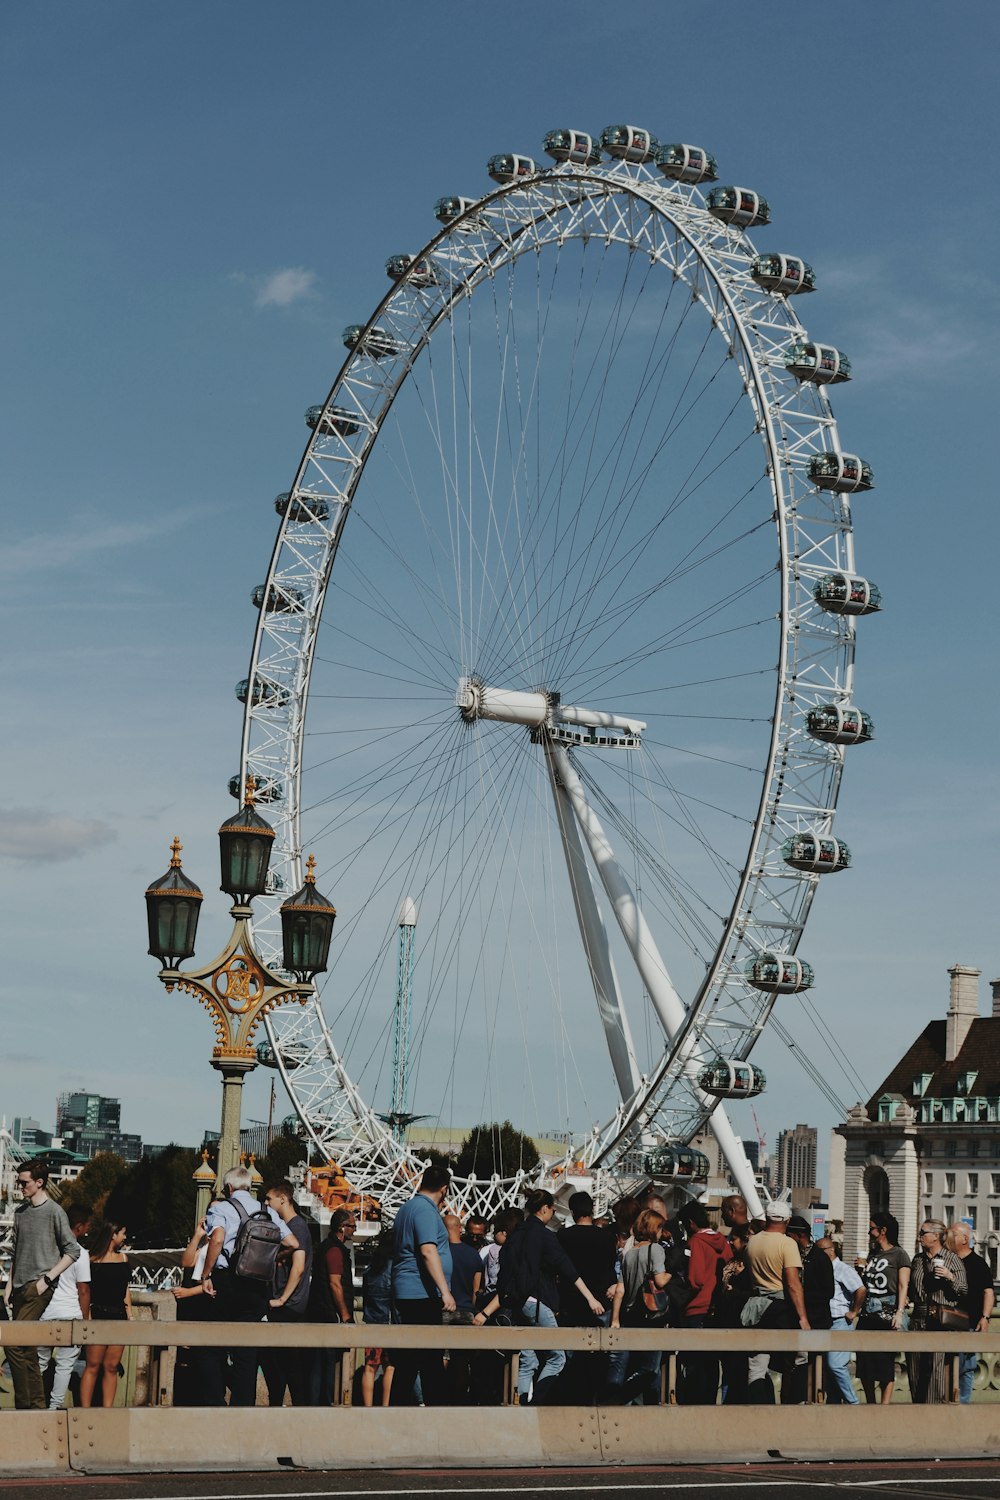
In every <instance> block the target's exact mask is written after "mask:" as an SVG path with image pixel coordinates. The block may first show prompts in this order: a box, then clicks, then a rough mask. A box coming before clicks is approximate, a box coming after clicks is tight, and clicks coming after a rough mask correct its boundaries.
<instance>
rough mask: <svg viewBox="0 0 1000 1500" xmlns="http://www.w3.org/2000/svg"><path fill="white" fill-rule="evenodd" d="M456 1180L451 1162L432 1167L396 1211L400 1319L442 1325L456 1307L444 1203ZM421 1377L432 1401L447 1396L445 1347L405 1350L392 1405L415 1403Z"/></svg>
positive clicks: (399, 1357)
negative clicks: (443, 1316)
mask: <svg viewBox="0 0 1000 1500" xmlns="http://www.w3.org/2000/svg"><path fill="white" fill-rule="evenodd" d="M450 1184H451V1173H450V1172H449V1171H448V1170H447V1168H446V1167H428V1168H427V1171H426V1172H425V1173H424V1175H423V1177H422V1178H421V1179H420V1188H419V1190H418V1191H417V1193H416V1194H415V1195H414V1197H412V1198H411V1199H410V1200H409V1202H408V1203H404V1204H403V1206H402V1208H401V1209H400V1210H399V1213H398V1214H397V1215H396V1224H395V1230H394V1237H393V1253H392V1300H393V1304H394V1306H395V1309H396V1316H397V1318H398V1319H399V1321H400V1323H403V1324H413V1323H423V1324H428V1323H432V1324H433V1323H436V1324H440V1322H441V1314H442V1312H454V1311H455V1299H454V1297H453V1296H452V1295H451V1246H450V1244H449V1242H448V1231H447V1229H446V1228H445V1225H444V1220H443V1219H442V1217H441V1208H442V1205H443V1204H444V1200H445V1195H446V1194H447V1192H448V1188H449V1186H450ZM418 1374H419V1376H420V1385H421V1389H422V1392H423V1398H424V1404H425V1405H426V1406H442V1405H443V1404H444V1402H445V1400H446V1395H447V1393H446V1390H445V1379H444V1360H443V1357H442V1354H441V1351H440V1350H430V1349H399V1350H397V1351H396V1373H395V1375H394V1376H393V1381H392V1404H393V1405H394V1406H396V1405H411V1404H412V1402H413V1382H414V1380H415V1379H416V1376H417V1375H418Z"/></svg>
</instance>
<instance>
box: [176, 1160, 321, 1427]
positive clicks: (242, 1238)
mask: <svg viewBox="0 0 1000 1500" xmlns="http://www.w3.org/2000/svg"><path fill="white" fill-rule="evenodd" d="M252 1181H253V1179H252V1178H251V1176H250V1172H249V1169H248V1168H247V1167H242V1166H241V1167H232V1168H231V1169H230V1170H229V1171H228V1172H227V1173H226V1175H225V1176H224V1177H223V1179H222V1192H223V1196H222V1198H220V1199H217V1200H216V1201H215V1202H214V1203H213V1204H212V1205H211V1206H210V1208H209V1210H208V1217H207V1219H206V1221H205V1232H206V1234H207V1235H208V1250H207V1253H206V1256H205V1269H204V1272H203V1273H202V1289H203V1291H204V1292H205V1293H206V1295H207V1296H208V1297H210V1298H211V1299H212V1300H211V1303H210V1306H211V1313H210V1315H209V1316H210V1319H211V1321H212V1322H219V1323H260V1322H261V1321H262V1320H263V1318H264V1316H265V1314H266V1313H267V1305H268V1300H269V1298H270V1295H271V1285H272V1282H273V1281H274V1278H275V1268H276V1265H277V1261H278V1255H279V1253H280V1252H281V1250H282V1248H284V1249H285V1250H287V1251H289V1252H290V1253H294V1252H295V1251H296V1250H298V1249H299V1248H300V1246H299V1242H298V1240H297V1239H296V1237H295V1235H294V1234H291V1233H290V1232H289V1230H288V1229H287V1228H286V1226H285V1225H284V1223H283V1222H282V1220H281V1219H280V1218H279V1217H278V1215H277V1214H276V1213H275V1212H274V1211H273V1209H270V1208H261V1206H260V1204H259V1203H258V1202H257V1200H256V1198H254V1197H253V1196H252V1195H251V1193H250V1186H251V1183H252ZM203 1353H204V1358H203V1359H201V1360H199V1364H200V1365H201V1369H202V1403H203V1405H205V1406H224V1405H225V1401H226V1374H227V1371H226V1366H227V1362H231V1365H232V1368H231V1369H230V1371H229V1390H230V1394H229V1404H230V1406H254V1405H255V1404H256V1401H257V1365H258V1363H259V1351H258V1350H257V1349H256V1348H240V1349H232V1350H226V1349H205V1350H204V1351H203Z"/></svg>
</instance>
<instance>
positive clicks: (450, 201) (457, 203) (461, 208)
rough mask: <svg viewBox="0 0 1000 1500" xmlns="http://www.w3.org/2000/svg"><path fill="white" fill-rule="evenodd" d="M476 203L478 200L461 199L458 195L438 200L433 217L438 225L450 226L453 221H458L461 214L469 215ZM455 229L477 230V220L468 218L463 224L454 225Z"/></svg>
mask: <svg viewBox="0 0 1000 1500" xmlns="http://www.w3.org/2000/svg"><path fill="white" fill-rule="evenodd" d="M478 202H479V199H478V198H462V197H460V196H459V195H458V194H453V195H452V196H450V197H446V198H439V199H438V200H437V202H436V203H435V205H434V217H435V219H437V221H438V223H439V224H451V223H452V222H453V221H454V220H455V219H460V218H461V217H462V215H463V214H467V213H469V211H470V209H473V208H475V207H476V204H477V203H478ZM455 227H456V229H477V228H478V227H479V225H478V221H477V218H473V217H470V218H468V219H466V221H465V223H464V224H456V225H455Z"/></svg>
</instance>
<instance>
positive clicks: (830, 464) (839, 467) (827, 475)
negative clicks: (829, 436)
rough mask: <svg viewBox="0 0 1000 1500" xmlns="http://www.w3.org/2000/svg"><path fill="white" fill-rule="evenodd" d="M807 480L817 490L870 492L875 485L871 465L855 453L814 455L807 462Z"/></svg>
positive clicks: (848, 492)
mask: <svg viewBox="0 0 1000 1500" xmlns="http://www.w3.org/2000/svg"><path fill="white" fill-rule="evenodd" d="M809 478H810V479H811V480H812V482H813V484H814V485H815V486H816V488H817V489H818V490H841V491H843V492H844V493H845V494H852V493H853V492H854V491H855V490H870V489H871V488H872V487H873V485H874V484H875V476H874V475H873V473H872V467H871V464H866V463H865V461H864V459H863V458H859V457H858V456H857V454H856V453H814V454H813V456H812V458H811V459H810V460H809Z"/></svg>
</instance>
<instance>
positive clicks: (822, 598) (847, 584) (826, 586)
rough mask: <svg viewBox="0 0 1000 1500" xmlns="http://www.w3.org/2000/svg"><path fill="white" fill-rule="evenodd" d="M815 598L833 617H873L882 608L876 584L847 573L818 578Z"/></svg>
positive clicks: (814, 592)
mask: <svg viewBox="0 0 1000 1500" xmlns="http://www.w3.org/2000/svg"><path fill="white" fill-rule="evenodd" d="M813 598H814V599H815V600H816V603H817V604H818V605H819V606H820V608H821V609H825V610H829V612H830V614H832V615H873V614H875V612H876V611H877V610H880V609H881V608H882V595H881V592H880V591H879V589H878V588H877V587H876V586H875V584H874V583H869V582H868V579H867V578H854V577H851V576H850V575H849V574H847V573H826V574H824V576H823V577H822V578H817V580H816V584H815V586H814V588H813Z"/></svg>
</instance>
